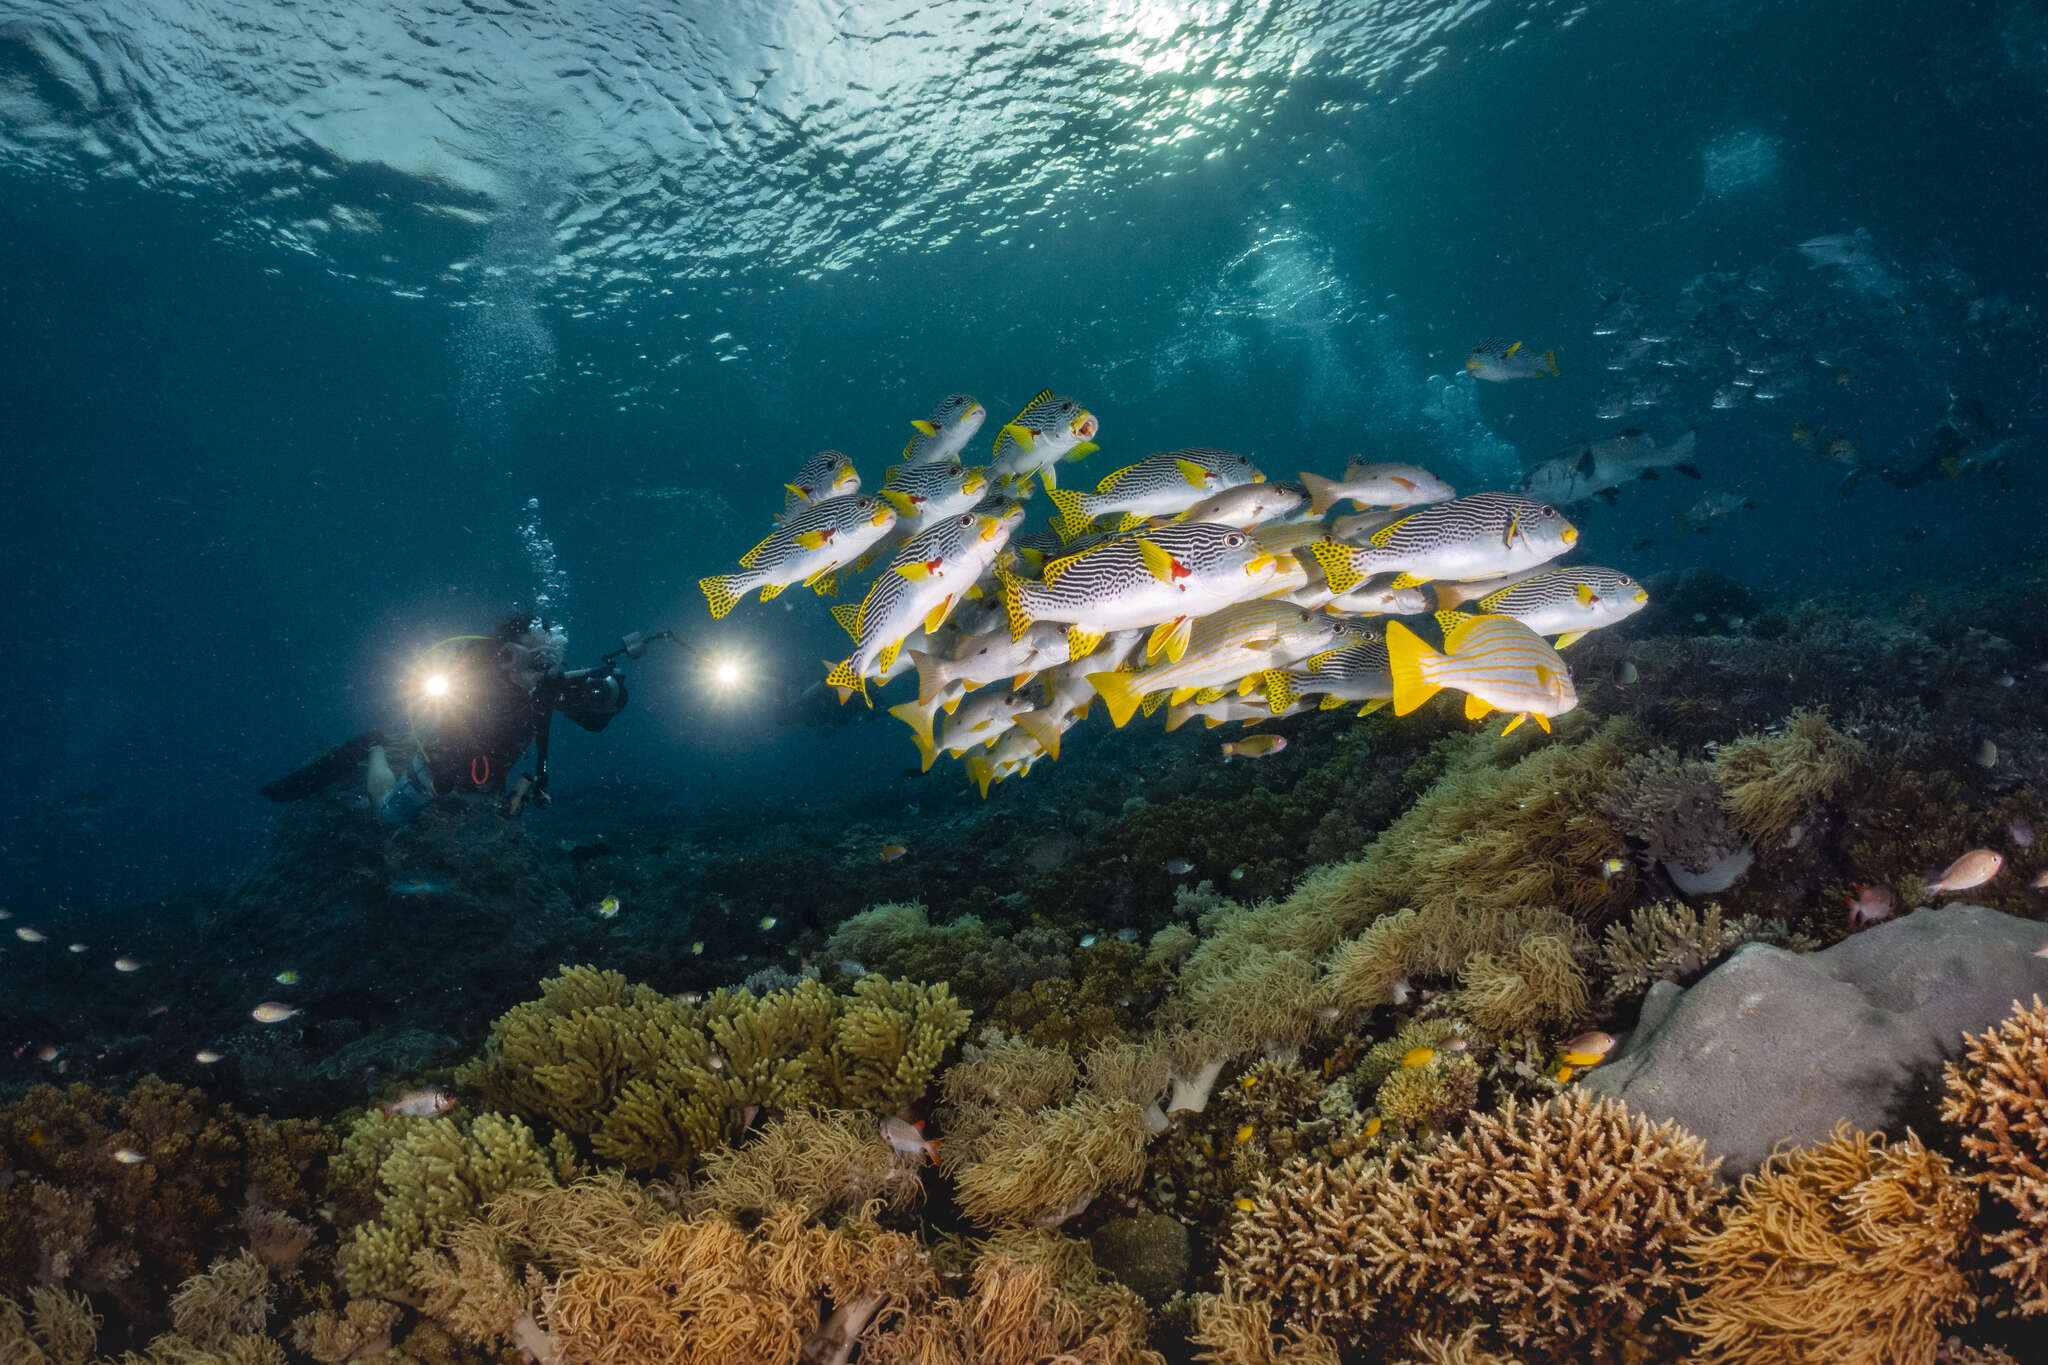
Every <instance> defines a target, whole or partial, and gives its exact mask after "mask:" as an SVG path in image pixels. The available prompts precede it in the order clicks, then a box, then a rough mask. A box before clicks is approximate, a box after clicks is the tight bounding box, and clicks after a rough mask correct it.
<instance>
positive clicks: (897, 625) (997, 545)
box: [825, 502, 1024, 706]
mask: <svg viewBox="0 0 2048 1365" xmlns="http://www.w3.org/2000/svg"><path fill="white" fill-rule="evenodd" d="M990 509H991V510H989V511H975V512H962V513H961V514H960V515H958V516H956V517H954V518H952V519H951V520H950V521H947V522H944V523H942V524H941V525H938V526H934V527H932V528H931V529H930V530H929V531H925V532H923V533H922V534H920V535H917V536H914V537H912V538H911V540H910V541H909V542H908V543H907V544H905V545H904V547H903V548H902V549H900V550H898V551H897V552H896V554H895V556H894V557H893V558H891V559H890V561H889V565H888V567H887V568H886V569H884V570H883V571H882V572H881V573H880V574H879V575H877V576H876V578H875V582H874V585H873V586H872V587H870V588H869V589H868V594H867V596H866V597H864V598H862V599H861V601H860V602H859V603H858V604H857V605H856V604H855V603H851V602H847V603H842V604H841V605H840V606H838V607H835V608H833V611H832V617H833V619H834V620H836V621H838V622H839V624H840V625H841V626H843V627H845V629H846V633H847V634H849V635H851V636H852V637H853V643H854V651H853V653H852V655H851V656H849V657H848V658H845V659H842V660H840V662H838V663H837V664H833V665H830V672H829V673H828V674H827V675H826V678H825V681H826V682H827V683H829V684H831V685H832V686H833V687H836V688H838V689H839V694H840V695H839V699H840V701H842V702H844V701H845V700H846V699H847V698H848V697H850V696H852V695H853V694H855V693H859V694H860V697H861V700H863V701H867V700H868V688H867V678H868V673H869V670H871V669H879V671H880V672H881V673H883V674H887V673H888V672H889V670H890V669H891V668H892V667H893V666H894V665H895V663H896V655H897V652H898V651H899V650H900V649H901V648H902V646H903V642H904V640H906V639H907V638H909V636H910V635H911V634H912V633H913V632H915V631H916V630H918V629H919V627H920V626H922V628H923V629H925V630H926V631H934V630H937V629H938V628H939V627H940V625H942V624H943V623H944V622H945V619H946V617H947V616H948V615H949V614H950V613H951V612H952V610H953V608H954V606H955V605H956V604H957V603H958V602H959V601H960V600H961V598H962V596H963V595H964V594H965V593H966V591H967V589H969V588H970V587H972V586H973V585H974V580H975V579H977V578H979V577H980V576H981V572H982V570H983V569H986V568H987V567H988V566H989V565H990V564H992V563H994V562H995V558H996V556H997V555H998V554H1000V553H1002V549H1003V545H1004V542H1006V541H1007V540H1008V539H1009V538H1010V533H1011V532H1012V531H1014V530H1016V528H1017V525H1018V523H1020V522H1022V521H1023V520H1024V508H1023V505H1022V504H1021V503H1014V502H1001V503H992V504H990ZM868 704H869V705H870V706H872V705H873V704H874V703H873V702H869V703H868Z"/></svg>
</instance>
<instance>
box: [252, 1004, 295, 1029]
mask: <svg viewBox="0 0 2048 1365" xmlns="http://www.w3.org/2000/svg"><path fill="white" fill-rule="evenodd" d="M303 1013H305V1011H304V1010H297V1009H293V1008H292V1007H291V1006H290V1005H285V1004H280V1003H279V1002H277V1001H275V1000H266V1001H264V1002H263V1003H262V1004H260V1005H258V1006H257V1007H256V1008H255V1009H253V1010H250V1011H249V1017H250V1018H251V1019H254V1020H255V1021H256V1022H257V1023H259V1024H281V1023H283V1022H284V1021H285V1020H287V1019H289V1018H291V1017H292V1016H293V1015H295V1014H303Z"/></svg>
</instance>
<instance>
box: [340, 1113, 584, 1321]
mask: <svg viewBox="0 0 2048 1365" xmlns="http://www.w3.org/2000/svg"><path fill="white" fill-rule="evenodd" d="M388 1122H390V1123H395V1124H400V1125H403V1127H402V1129H401V1131H400V1132H399V1134H398V1136H397V1137H396V1139H395V1140H393V1141H391V1142H389V1143H388V1144H386V1143H385V1142H384V1141H383V1135H382V1134H381V1133H379V1132H378V1131H377V1130H378V1129H380V1128H382V1127H384V1126H386V1125H387V1120H385V1119H384V1118H383V1117H382V1116H380V1115H371V1116H367V1117H365V1118H364V1119H362V1120H361V1121H360V1122H359V1123H358V1124H357V1125H356V1129H355V1132H354V1133H353V1134H352V1135H351V1137H350V1139H349V1142H348V1143H345V1144H344V1150H346V1149H347V1147H348V1146H349V1145H351V1144H372V1145H374V1146H376V1147H377V1148H378V1149H380V1150H385V1151H386V1154H385V1155H384V1157H383V1159H382V1160H381V1162H380V1163H379V1165H378V1167H377V1185H376V1189H377V1199H378V1210H377V1216H376V1218H375V1219H374V1220H372V1221H370V1222H368V1223H365V1224H363V1225H362V1226H360V1227H358V1228H357V1229H356V1230H355V1232H354V1233H353V1235H352V1236H351V1237H350V1239H349V1242H348V1244H347V1246H346V1247H345V1248H344V1249H343V1254H342V1262H341V1263H342V1271H343V1275H344V1278H345V1279H346V1280H347V1283H348V1287H349V1289H350V1291H351V1292H352V1293H356V1294H383V1293H393V1292H396V1291H399V1290H402V1289H403V1288H404V1286H405V1284H406V1281H407V1278H408V1276H409V1275H410V1273H411V1267H412V1258H413V1255H414V1253H416V1252H418V1251H419V1250H420V1249H421V1248H423V1247H426V1246H430V1245H432V1244H433V1242H434V1241H435V1239H436V1238H438V1237H439V1236H441V1235H443V1234H444V1233H446V1232H448V1231H449V1230H450V1229H452V1228H454V1227H455V1226H456V1225H457V1224H458V1223H460V1222H461V1221H462V1220H463V1219H465V1218H467V1217H468V1216H469V1215H470V1214H471V1213H473V1212H475V1211H476V1210H477V1209H478V1208H480V1207H482V1206H483V1205H484V1204H487V1203H489V1202H490V1201H491V1200H492V1199H495V1198H496V1197H497V1196H498V1195H500V1194H503V1193H504V1192H505V1191H507V1190H511V1189H516V1188H519V1187H520V1186H524V1185H550V1184H556V1183H558V1182H560V1181H561V1180H564V1179H567V1178H570V1177H571V1176H572V1175H573V1173H574V1166H573V1159H572V1158H571V1156H570V1154H569V1153H568V1152H567V1151H566V1150H565V1148H564V1146H563V1145H562V1144H557V1145H556V1147H555V1148H554V1149H553V1150H552V1151H551V1150H550V1149H548V1148H547V1147H544V1146H542V1145H541V1143H540V1142H539V1141H538V1140H537V1139H536V1138H535V1137H534V1135H533V1130H532V1129H530V1128H528V1127H527V1126H526V1125H525V1124H524V1123H521V1122H520V1121H519V1120H518V1119H516V1118H506V1117H504V1116H502V1115H499V1114H481V1115H479V1116H477V1117H476V1118H474V1119H472V1120H470V1121H469V1123H468V1125H467V1126H463V1125H459V1124H457V1123H456V1122H455V1120H453V1119H451V1118H435V1119H399V1120H393V1121H388Z"/></svg>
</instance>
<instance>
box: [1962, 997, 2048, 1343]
mask: <svg viewBox="0 0 2048 1365" xmlns="http://www.w3.org/2000/svg"><path fill="white" fill-rule="evenodd" d="M1964 1046H1965V1053H1964V1060H1963V1061H1962V1062H1961V1063H1960V1064H1958V1063H1954V1062H1951V1063H1950V1064H1949V1065H1948V1067H1947V1069H1946V1073H1945V1078H1944V1079H1945V1081H1946V1085H1947V1095H1946V1097H1945V1098H1944V1099H1943V1101H1942V1107H1941V1117H1942V1119H1943V1121H1944V1122H1947V1123H1949V1124H1952V1125H1953V1126H1955V1127H1956V1128H1957V1129H1959V1130H1960V1132H1961V1138H1962V1146H1963V1151H1964V1152H1965V1153H1967V1154H1968V1155H1969V1157H1970V1158H1971V1160H1972V1161H1973V1162H1974V1163H1975V1165H1976V1166H1977V1167H1978V1168H1979V1169H1977V1170H1976V1171H1975V1172H1973V1173H1972V1174H1971V1176H1970V1179H1971V1180H1972V1181H1973V1182H1975V1183H1976V1185H1977V1186H1978V1187H1979V1188H1980V1189H1982V1190H1984V1191H1985V1192H1986V1193H1988V1194H1989V1195H1991V1197H1992V1198H1994V1199H1996V1200H1998V1201H1999V1203H2000V1204H2001V1205H2002V1206H2003V1211H2004V1213H2005V1214H2006V1215H2007V1216H2008V1217H2009V1218H2010V1219H2011V1220H2012V1225H2011V1226H2010V1227H2006V1228H2001V1229H1999V1230H1996V1231H1992V1232H1989V1233H1987V1234H1986V1235H1985V1238H1984V1244H1985V1246H1986V1247H1987V1248H1988V1249H1990V1250H1991V1251H1993V1252H1995V1253H1997V1260H1996V1263H1995V1264H1994V1265H1993V1266H1992V1267H1991V1273H1992V1274H1993V1275H1994V1276H1996V1277H1997V1278H1999V1279H2001V1280H2004V1281H2006V1283H2007V1284H2008V1285H2009V1286H2010V1288H2011V1293H2012V1297H2013V1304H2012V1309H2011V1311H2012V1312H2013V1313H2015V1314H2017V1315H2019V1316H2021V1317H2038V1316H2040V1315H2042V1314H2044V1313H2048V1008H2044V1007H2043V1006H2042V1004H2041V997H2040V996H2038V995H2037V996H2035V997H2034V1004H2033V1007H2032V1008H2031V1009H2029V1008H2026V1007H2024V1006H2021V1005H2020V1004H2019V1003H2018V1002H2017V1001H2015V1002H2014V1005H2013V1011H2012V1013H2011V1014H2010V1015H2008V1016H2006V1018H2005V1020H2004V1022H2002V1023H2000V1024H1999V1025H1998V1027H1996V1028H1994V1029H1991V1030H1989V1031H1987V1032H1985V1033H1983V1034H1970V1035H1967V1036H1966V1037H1965V1039H1964Z"/></svg>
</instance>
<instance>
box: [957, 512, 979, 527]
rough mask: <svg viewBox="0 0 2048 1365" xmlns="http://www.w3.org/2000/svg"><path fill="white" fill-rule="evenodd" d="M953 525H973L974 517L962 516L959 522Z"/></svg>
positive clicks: (969, 515)
mask: <svg viewBox="0 0 2048 1365" xmlns="http://www.w3.org/2000/svg"><path fill="white" fill-rule="evenodd" d="M955 524H956V525H959V526H972V525H974V517H973V516H972V515H971V514H962V516H961V518H960V520H959V521H958V522H956V523H955Z"/></svg>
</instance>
